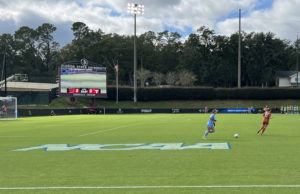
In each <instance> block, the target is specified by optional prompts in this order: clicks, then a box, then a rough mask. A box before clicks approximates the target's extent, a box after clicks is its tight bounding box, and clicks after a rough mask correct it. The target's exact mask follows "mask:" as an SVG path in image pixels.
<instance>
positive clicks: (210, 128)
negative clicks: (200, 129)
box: [202, 109, 217, 139]
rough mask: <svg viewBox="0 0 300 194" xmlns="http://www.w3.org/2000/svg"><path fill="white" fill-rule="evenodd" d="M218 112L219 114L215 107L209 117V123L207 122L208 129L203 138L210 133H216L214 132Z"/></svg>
mask: <svg viewBox="0 0 300 194" xmlns="http://www.w3.org/2000/svg"><path fill="white" fill-rule="evenodd" d="M216 114H217V110H216V109H214V110H213V111H212V114H211V115H210V117H209V120H208V122H207V124H206V126H207V130H206V131H205V134H204V136H203V137H202V138H203V139H206V137H207V135H208V134H209V133H214V132H215V122H216V121H217V120H216Z"/></svg>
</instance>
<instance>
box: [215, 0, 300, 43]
mask: <svg viewBox="0 0 300 194" xmlns="http://www.w3.org/2000/svg"><path fill="white" fill-rule="evenodd" d="M299 9H300V0H288V1H282V0H275V1H274V3H273V6H272V7H271V8H269V9H263V10H256V11H252V12H250V13H249V14H246V15H244V16H243V17H242V21H241V23H242V30H243V31H245V32H273V33H275V35H276V37H279V38H281V39H289V40H295V39H296V37H297V34H300V26H299V23H300V15H299V13H298V12H299ZM217 30H218V31H219V32H220V33H222V34H226V35H230V34H232V33H235V32H237V30H238V18H233V19H226V20H225V21H222V22H219V23H218V24H217Z"/></svg>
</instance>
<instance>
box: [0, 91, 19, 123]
mask: <svg viewBox="0 0 300 194" xmlns="http://www.w3.org/2000/svg"><path fill="white" fill-rule="evenodd" d="M12 119H17V98H16V97H0V120H12Z"/></svg>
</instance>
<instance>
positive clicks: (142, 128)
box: [0, 114, 300, 194]
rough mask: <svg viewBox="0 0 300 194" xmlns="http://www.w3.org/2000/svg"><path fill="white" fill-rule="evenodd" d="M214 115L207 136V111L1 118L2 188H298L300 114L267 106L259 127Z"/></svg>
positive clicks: (63, 191) (242, 117) (250, 118)
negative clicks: (266, 121) (269, 114)
mask: <svg viewBox="0 0 300 194" xmlns="http://www.w3.org/2000/svg"><path fill="white" fill-rule="evenodd" d="M216 118H217V123H216V133H214V134H209V136H208V138H207V140H202V139H201V137H202V136H203V134H204V131H205V130H206V122H207V121H208V119H209V114H147V115H146V114H140V115H77V116H54V117H29V118H19V119H18V120H16V121H0V126H1V127H0V156H1V160H0V172H1V176H0V193H26V194H27V193H28V194H29V193H30V194H32V193H33V194H35V193H51V194H52V193H55V194H56V193H60V194H68V193H70V194H71V193H72V194H73V193H75V194H77V193H78V194H79V193H84V194H90V193H104V194H106V193H107V194H110V193H114V194H115V193H117V194H123V193H128V194H129V193H130V194H131V193H139V194H146V193H147V194H150V193H151V194H152V193H162V194H177V193H178V194H183V193H193V194H194V193H217V194H224V193H239V194H240V193H262V194H263V193H276V194H277V193H278V194H282V193H291V194H294V193H300V170H299V164H300V127H299V126H300V115H280V114H273V119H271V121H270V125H269V127H268V128H267V130H266V132H265V134H264V135H263V136H258V135H257V134H256V132H257V130H258V129H259V128H260V126H261V122H262V115H261V114H217V115H216ZM235 133H238V134H239V138H238V139H235V138H234V137H233V135H234V134H235ZM154 143H158V144H154ZM180 143H184V144H180ZM197 143H205V144H197ZM216 143H224V144H222V145H223V147H222V146H221V147H220V148H221V149H214V145H219V144H216ZM58 144H59V145H58ZM66 144H69V146H66ZM95 144H101V145H102V147H101V145H95ZM108 144H110V146H108ZM111 144H114V145H111ZM115 144H117V145H115ZM164 145H166V146H164ZM191 145H194V147H193V146H191ZM195 145H197V146H195ZM226 145H228V147H226ZM38 146H40V147H38ZM76 146H77V147H76ZM105 146H106V147H105ZM33 147H35V148H33ZM99 147H101V149H100V148H99ZM23 148H29V149H27V151H26V149H23ZM105 148H106V149H105ZM141 148H143V149H141ZM164 148H166V149H164ZM167 148H169V149H167ZM183 148H184V149H183ZM185 148H186V149H185ZM189 148H190V149H189ZM192 148H193V149H192ZM215 148H218V146H216V147H215ZM59 149H61V150H60V151H58V150H59ZM62 149H64V151H62ZM85 149H86V150H85Z"/></svg>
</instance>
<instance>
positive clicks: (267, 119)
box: [257, 106, 272, 135]
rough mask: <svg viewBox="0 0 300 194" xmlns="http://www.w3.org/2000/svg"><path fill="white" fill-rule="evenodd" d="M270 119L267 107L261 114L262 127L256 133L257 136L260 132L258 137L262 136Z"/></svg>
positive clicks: (270, 115)
mask: <svg viewBox="0 0 300 194" xmlns="http://www.w3.org/2000/svg"><path fill="white" fill-rule="evenodd" d="M271 118H272V114H271V111H270V109H269V107H268V106H266V107H265V112H264V114H263V123H262V126H261V128H260V129H259V130H258V131H257V134H259V133H260V132H261V134H260V135H263V134H264V132H265V130H266V128H267V126H268V124H269V120H270V119H271Z"/></svg>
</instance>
